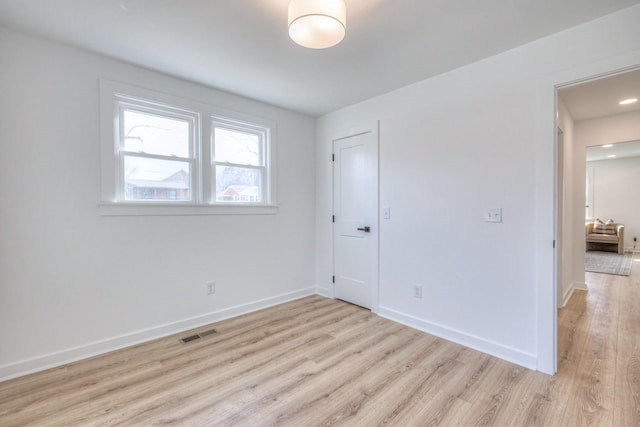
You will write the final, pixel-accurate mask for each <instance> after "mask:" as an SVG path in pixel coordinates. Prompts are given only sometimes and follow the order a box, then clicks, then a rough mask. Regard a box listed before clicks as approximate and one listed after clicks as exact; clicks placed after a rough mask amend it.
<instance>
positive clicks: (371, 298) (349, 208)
mask: <svg viewBox="0 0 640 427" xmlns="http://www.w3.org/2000/svg"><path fill="white" fill-rule="evenodd" d="M333 154H334V162H333V210H334V211H333V213H334V227H333V233H334V239H333V242H334V275H335V285H334V295H335V297H336V298H339V299H342V300H344V301H348V302H350V303H353V304H357V305H359V306H362V307H365V308H369V309H370V308H371V307H372V305H373V304H374V303H375V304H377V279H378V277H377V271H378V134H377V129H376V130H369V131H366V132H363V133H358V134H355V135H351V136H348V137H345V138H341V139H337V140H334V141H333Z"/></svg>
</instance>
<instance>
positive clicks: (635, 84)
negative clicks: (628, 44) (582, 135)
mask: <svg viewBox="0 0 640 427" xmlns="http://www.w3.org/2000/svg"><path fill="white" fill-rule="evenodd" d="M558 96H559V97H560V98H561V99H562V102H563V103H564V105H565V107H567V110H569V114H571V117H572V118H573V120H575V121H578V120H588V119H594V118H597V117H604V116H612V115H614V114H622V113H628V112H631V111H640V101H639V102H636V103H635V104H629V105H620V104H619V103H620V101H622V100H624V99H629V98H638V99H640V69H638V70H635V71H630V72H626V73H622V74H617V75H613V76H607V77H604V78H600V79H597V80H592V81H589V82H586V83H581V84H577V85H574V86H570V87H567V88H562V89H560V90H559V91H558Z"/></svg>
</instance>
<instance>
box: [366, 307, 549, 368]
mask: <svg viewBox="0 0 640 427" xmlns="http://www.w3.org/2000/svg"><path fill="white" fill-rule="evenodd" d="M377 314H378V315H379V316H380V317H384V318H386V319H389V320H393V321H394V322H398V323H401V324H403V325H406V326H409V327H411V328H414V329H418V330H419V331H422V332H426V333H428V334H431V335H434V336H436V337H440V338H443V339H445V340H448V341H452V342H455V343H457V344H460V345H463V346H465V347H469V348H472V349H474V350H478V351H480V352H482V353H486V354H489V355H491V356H495V357H498V358H500V359H503V360H506V361H508V362H512V363H515V364H517V365H520V366H524V367H525V368H529V369H533V370H535V369H536V368H537V364H538V360H537V358H536V356H535V354H531V353H525V352H522V351H520V350H517V349H514V348H511V347H507V346H504V345H502V344H499V343H496V342H493V341H489V340H485V339H483V338H479V337H477V336H474V335H470V334H467V333H465V332H462V331H457V330H455V329H452V328H449V327H446V326H443V325H440V324H437V323H433V322H428V321H426V320H423V319H419V318H417V317H414V316H410V315H407V314H404V313H400V312H399V311H396V310H393V309H390V308H388V307H383V306H379V307H378V313H377Z"/></svg>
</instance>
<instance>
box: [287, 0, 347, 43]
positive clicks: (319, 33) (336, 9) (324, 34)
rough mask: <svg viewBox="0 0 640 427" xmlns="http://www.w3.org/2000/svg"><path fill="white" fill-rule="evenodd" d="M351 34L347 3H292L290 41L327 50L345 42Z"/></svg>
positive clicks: (300, 0)
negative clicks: (348, 25) (346, 37)
mask: <svg viewBox="0 0 640 427" xmlns="http://www.w3.org/2000/svg"><path fill="white" fill-rule="evenodd" d="M346 31H347V7H346V5H345V4H344V0H291V1H290V2H289V37H291V39H292V40H293V41H294V42H296V43H298V44H299V45H300V46H304V47H308V48H311V49H325V48H328V47H331V46H335V45H337V44H338V43H340V42H341V41H342V39H343V38H344V35H345V33H346Z"/></svg>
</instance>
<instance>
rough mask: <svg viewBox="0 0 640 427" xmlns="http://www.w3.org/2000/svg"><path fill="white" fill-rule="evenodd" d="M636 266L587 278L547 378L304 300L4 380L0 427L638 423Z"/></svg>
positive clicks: (364, 314)
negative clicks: (200, 334)
mask: <svg viewBox="0 0 640 427" xmlns="http://www.w3.org/2000/svg"><path fill="white" fill-rule="evenodd" d="M636 259H638V258H636ZM634 270H635V271H634V273H633V276H631V277H630V278H629V277H621V276H610V275H604V274H594V273H588V275H587V280H588V283H589V288H590V292H589V293H586V292H578V293H576V294H575V295H574V297H573V298H572V299H571V302H570V303H569V305H568V306H567V307H566V308H565V309H563V310H561V311H560V315H559V323H560V330H559V340H560V354H559V372H558V374H557V375H556V376H554V377H550V376H547V375H544V374H542V373H539V372H533V371H529V370H527V369H524V368H521V367H518V366H516V365H513V364H511V363H507V362H504V361H501V360H499V359H496V358H494V357H490V356H487V355H484V354H482V353H479V352H477V351H473V350H470V349H467V348H464V347H462V346H460V345H457V344H453V343H450V342H447V341H444V340H442V339H439V338H435V337H433V336H430V335H427V334H424V333H421V332H418V331H415V330H412V329H410V328H408V327H405V326H402V325H399V324H396V323H393V322H391V321H388V320H385V319H382V318H379V317H377V316H375V315H372V314H371V313H370V312H368V311H366V310H363V309H360V308H358V307H355V306H352V305H349V304H346V303H343V302H339V301H332V300H329V299H325V298H321V297H309V298H305V299H302V300H299V301H295V302H291V303H287V304H284V305H281V306H278V307H275V308H272V309H268V310H263V311H260V312H257V313H253V314H250V315H246V316H242V317H238V318H235V319H231V320H227V321H223V322H219V323H217V324H215V325H213V327H215V328H216V329H217V330H218V333H217V334H215V335H211V336H208V337H205V338H202V339H199V340H196V341H193V342H190V343H187V344H183V343H182V342H181V341H180V340H179V338H181V337H183V336H186V335H189V334H181V335H180V337H178V336H174V337H169V338H165V339H161V340H157V341H154V342H150V343H146V344H143V345H139V346H136V347H132V348H129V349H126V350H122V351H117V352H114V353H110V354H107V355H104V356H100V357H95V358H93V359H89V360H86V361H82V362H78V363H74V364H71V365H68V366H64V367H60V368H56V369H51V370H48V371H45V372H41V373H37V374H33V375H30V376H26V377H22V378H19V379H16V380H11V381H6V382H4V383H0V425H1V426H26V425H37V426H49V425H50V426H75V425H82V426H85V425H91V426H93V425H108V426H113V425H118V426H131V425H135V426H137V425H143V426H148V425H166V424H170V425H171V424H173V425H186V426H213V425H229V426H231V425H232V426H265V425H288V426H315V425H333V424H337V425H349V426H376V425H381V424H385V425H399V426H437V425H443V426H450V425H461V426H476V425H480V426H489V425H493V426H521V425H538V426H574V425H576V426H577V425H593V426H624V427H626V426H640V280H639V277H640V262H637V261H636V265H635V266H634ZM210 328H211V326H210V327H205V328H201V329H200V331H204V330H207V329H210ZM196 332H197V331H196Z"/></svg>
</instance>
